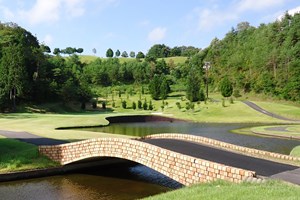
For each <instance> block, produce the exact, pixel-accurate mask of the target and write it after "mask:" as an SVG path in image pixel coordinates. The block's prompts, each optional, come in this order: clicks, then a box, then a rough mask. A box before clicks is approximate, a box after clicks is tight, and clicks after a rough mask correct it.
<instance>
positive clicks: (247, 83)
mask: <svg viewBox="0 0 300 200" xmlns="http://www.w3.org/2000/svg"><path fill="white" fill-rule="evenodd" d="M299 30H300V14H299V13H298V14H295V15H294V16H291V15H289V14H288V13H286V14H285V16H284V17H283V18H282V19H281V20H277V21H275V22H273V23H270V24H260V26H258V27H253V26H251V25H250V24H249V23H248V22H241V23H239V24H238V25H237V27H236V28H232V30H231V31H229V32H228V33H227V34H226V36H225V37H224V38H223V39H222V40H219V39H217V38H215V39H214V40H212V41H211V44H210V46H209V47H208V48H206V49H204V50H203V51H201V53H200V56H201V57H202V60H203V61H210V63H211V65H212V66H213V67H212V69H211V70H210V79H209V81H210V85H211V87H212V88H216V87H217V86H218V84H219V82H220V79H221V77H224V76H228V78H229V80H230V81H231V82H232V83H233V86H234V88H236V89H239V90H241V91H243V92H246V93H247V92H253V93H263V94H266V95H269V96H273V97H277V98H281V99H286V100H292V101H300V57H299V55H300V32H299Z"/></svg>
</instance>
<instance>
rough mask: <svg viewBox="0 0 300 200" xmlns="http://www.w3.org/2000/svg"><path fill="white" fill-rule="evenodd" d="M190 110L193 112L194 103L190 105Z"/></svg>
mask: <svg viewBox="0 0 300 200" xmlns="http://www.w3.org/2000/svg"><path fill="white" fill-rule="evenodd" d="M190 109H192V110H194V109H195V104H194V103H192V102H191V103H190Z"/></svg>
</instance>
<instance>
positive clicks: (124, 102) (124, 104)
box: [122, 101, 127, 109]
mask: <svg viewBox="0 0 300 200" xmlns="http://www.w3.org/2000/svg"><path fill="white" fill-rule="evenodd" d="M122 108H124V109H126V108H127V102H126V101H122Z"/></svg>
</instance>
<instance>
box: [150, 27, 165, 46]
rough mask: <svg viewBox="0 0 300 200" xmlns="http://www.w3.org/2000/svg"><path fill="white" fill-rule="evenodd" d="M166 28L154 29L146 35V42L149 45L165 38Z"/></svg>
mask: <svg viewBox="0 0 300 200" xmlns="http://www.w3.org/2000/svg"><path fill="white" fill-rule="evenodd" d="M166 32H167V28H165V27H156V28H154V29H153V30H152V31H151V32H150V33H149V34H148V40H149V41H150V42H151V43H155V42H159V41H161V40H162V39H164V38H165V37H166Z"/></svg>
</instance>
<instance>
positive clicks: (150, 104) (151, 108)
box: [149, 101, 153, 110]
mask: <svg viewBox="0 0 300 200" xmlns="http://www.w3.org/2000/svg"><path fill="white" fill-rule="evenodd" d="M149 110H153V104H152V101H150V102H149Z"/></svg>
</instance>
